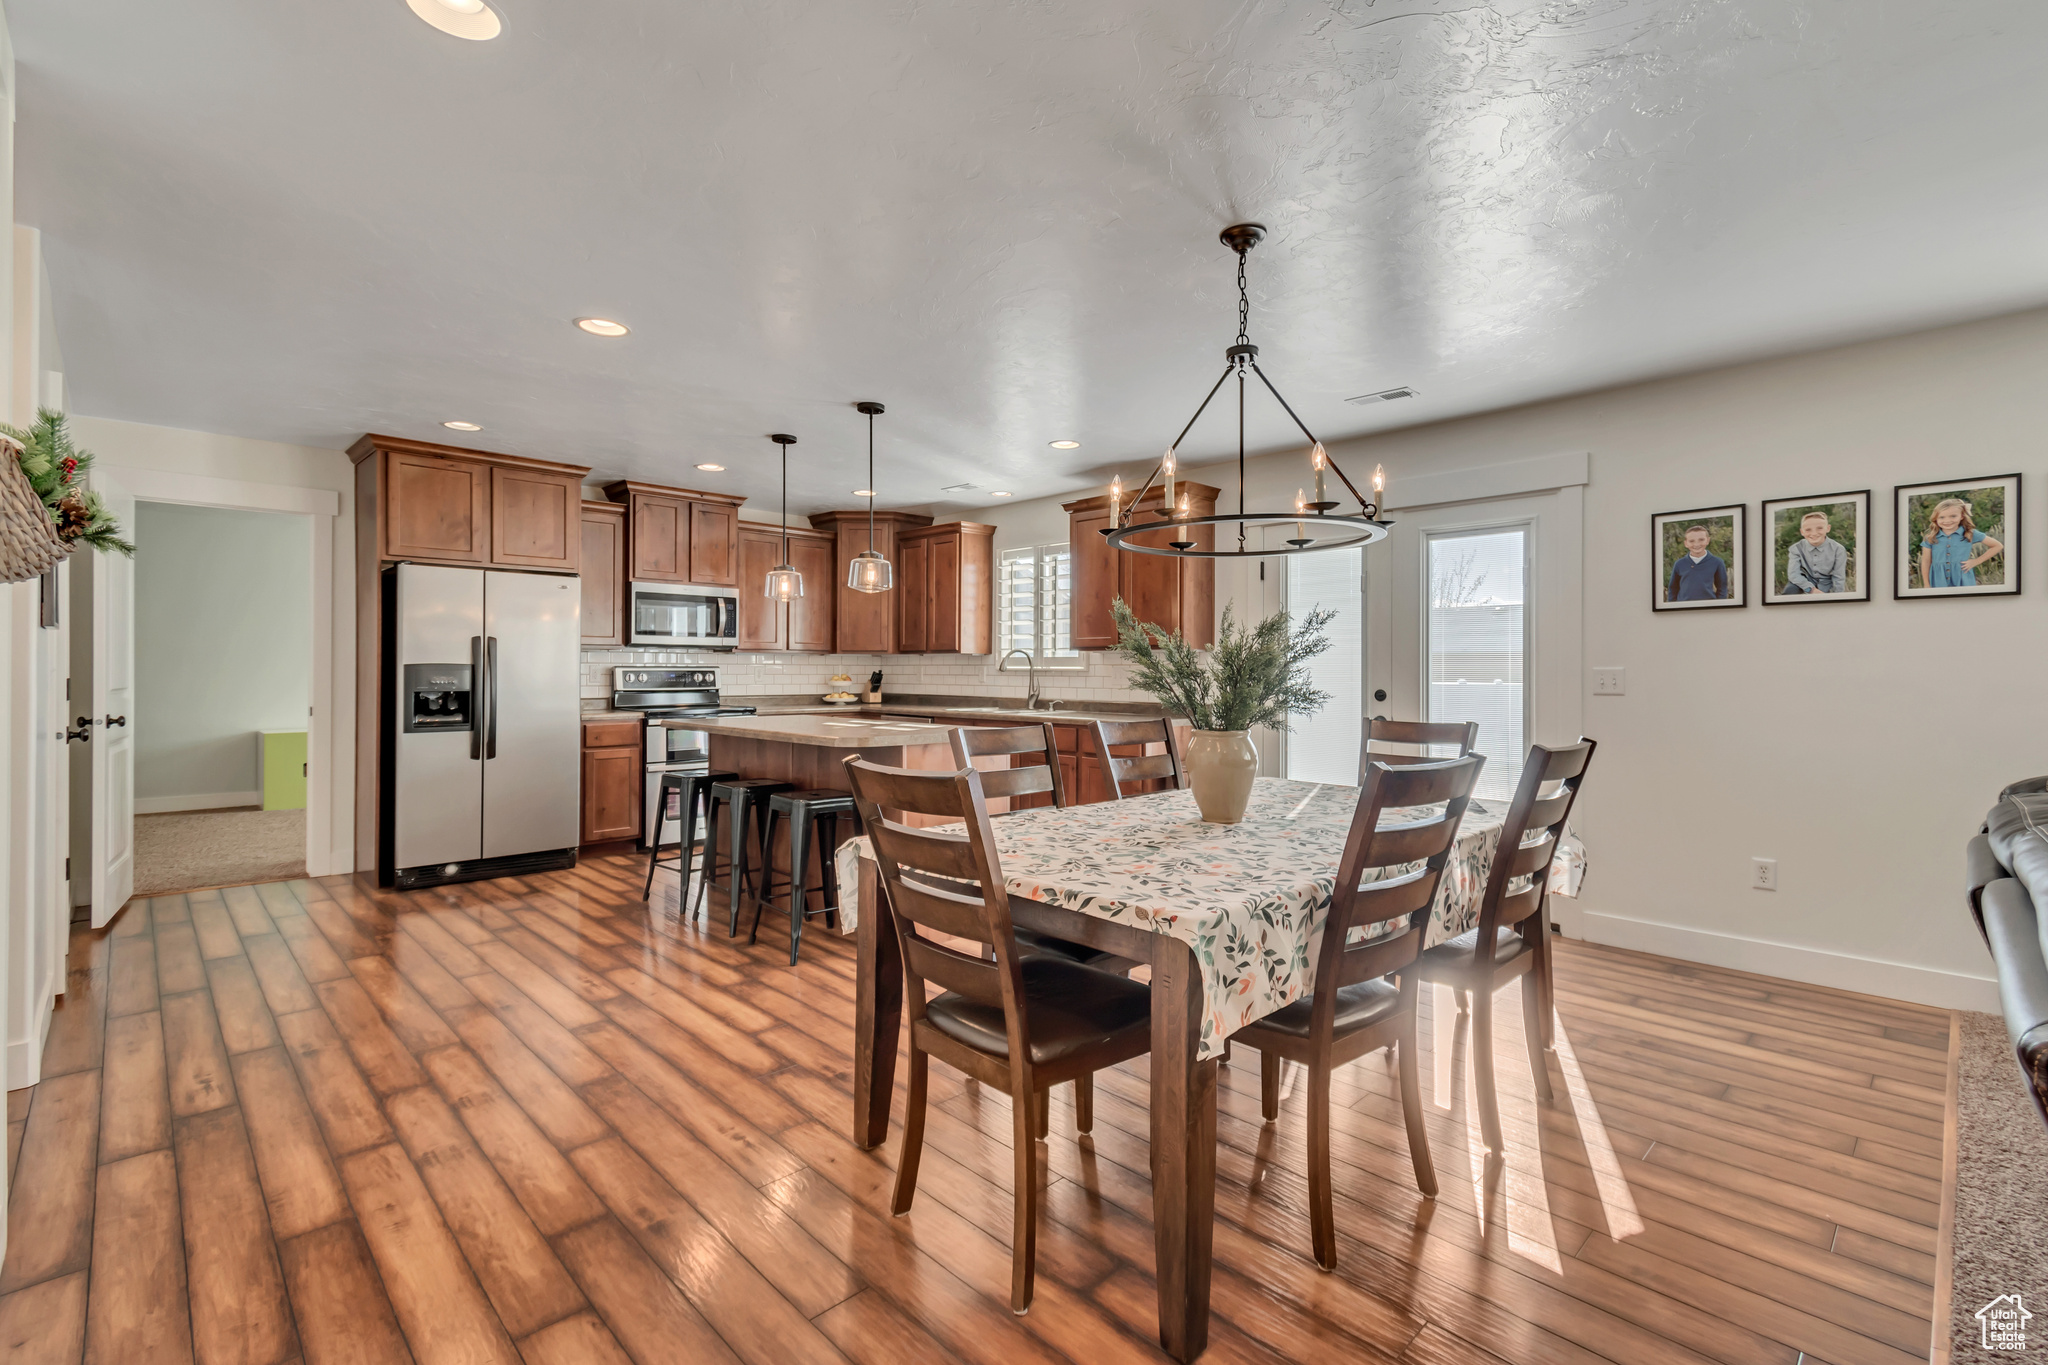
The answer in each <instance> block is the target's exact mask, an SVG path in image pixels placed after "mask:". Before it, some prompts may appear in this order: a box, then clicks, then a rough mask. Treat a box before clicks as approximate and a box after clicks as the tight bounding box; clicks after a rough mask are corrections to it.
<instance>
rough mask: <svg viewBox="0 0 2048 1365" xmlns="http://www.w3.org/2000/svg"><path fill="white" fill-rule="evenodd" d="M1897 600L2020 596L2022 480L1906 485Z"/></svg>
mask: <svg viewBox="0 0 2048 1365" xmlns="http://www.w3.org/2000/svg"><path fill="white" fill-rule="evenodd" d="M1892 496H1893V499H1894V500H1895V501H1896V503H1897V504H1898V511H1897V515H1898V521H1897V522H1896V526H1897V534H1898V546H1897V552H1896V559H1897V563H1896V565H1895V568H1894V578H1893V586H1892V596H1894V597H1899V598H1905V597H1983V596H1995V595H2000V594H2004V595H2011V594H2015V593H2018V592H2019V590H2020V476H2019V475H2017V474H2004V475H2000V476H1998V477H1995V478H1983V479H1948V480H1944V481H1942V482H1940V483H1912V484H1900V485H1899V486H1898V487H1897V488H1894V489H1893V490H1892Z"/></svg>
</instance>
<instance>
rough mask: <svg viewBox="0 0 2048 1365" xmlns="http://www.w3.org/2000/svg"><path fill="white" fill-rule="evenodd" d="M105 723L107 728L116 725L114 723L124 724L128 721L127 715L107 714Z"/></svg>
mask: <svg viewBox="0 0 2048 1365" xmlns="http://www.w3.org/2000/svg"><path fill="white" fill-rule="evenodd" d="M106 723H107V726H108V727H109V728H112V727H113V726H116V725H126V724H127V723H128V717H126V716H108V717H107V721H106Z"/></svg>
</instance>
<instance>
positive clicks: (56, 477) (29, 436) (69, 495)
mask: <svg viewBox="0 0 2048 1365" xmlns="http://www.w3.org/2000/svg"><path fill="white" fill-rule="evenodd" d="M0 431H4V432H6V433H7V434H8V435H9V436H12V437H13V438H14V439H15V440H17V441H19V442H21V447H22V449H21V455H20V462H21V472H22V473H23V474H24V475H26V476H27V478H28V482H29V486H30V487H31V488H33V489H35V490H36V496H37V497H38V498H41V499H42V502H43V506H44V507H45V508H46V509H48V511H49V513H50V523H51V524H52V525H53V526H55V527H56V529H57V537H58V539H60V540H66V541H77V542H80V543H82V544H85V545H90V546H92V547H93V548H94V549H95V550H109V551H112V552H113V553H115V554H123V555H132V554H134V553H135V546H134V543H133V542H131V541H126V540H123V539H121V528H120V526H119V525H118V524H117V523H116V522H115V521H114V519H113V518H112V517H111V516H109V515H107V509H106V507H105V506H104V505H103V504H102V503H101V502H100V495H99V494H97V493H95V492H93V491H92V490H91V489H89V488H87V487H86V486H85V485H84V484H83V483H82V482H80V480H79V475H81V474H83V473H84V472H85V471H86V470H88V469H90V468H92V462H93V453H92V452H91V451H90V450H81V449H79V448H78V447H77V446H75V445H73V444H72V442H71V433H70V432H69V431H67V430H66V429H65V426H64V414H63V413H61V412H57V411H55V410H53V409H50V408H39V409H37V411H36V420H35V424H34V425H33V426H31V427H30V428H29V429H28V430H27V431H22V430H21V429H19V428H18V427H11V426H8V425H6V424H5V423H0Z"/></svg>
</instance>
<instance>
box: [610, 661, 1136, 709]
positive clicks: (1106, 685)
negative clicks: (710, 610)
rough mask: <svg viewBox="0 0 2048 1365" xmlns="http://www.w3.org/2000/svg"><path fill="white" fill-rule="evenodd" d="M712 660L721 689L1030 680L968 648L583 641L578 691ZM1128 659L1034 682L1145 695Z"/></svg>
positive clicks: (907, 688) (1085, 694)
mask: <svg viewBox="0 0 2048 1365" xmlns="http://www.w3.org/2000/svg"><path fill="white" fill-rule="evenodd" d="M640 664H644V665H648V666H655V665H662V666H668V667H677V668H716V669H717V670H718V685H719V688H720V690H722V691H723V692H725V693H726V694H727V695H729V696H734V697H758V696H802V697H819V696H823V695H824V694H825V693H826V692H828V691H830V690H831V689H830V687H829V686H828V682H829V680H830V679H831V677H832V675H833V674H834V673H848V674H851V675H852V676H853V681H854V687H855V690H859V689H861V688H864V687H866V686H867V680H868V674H870V673H872V672H874V671H875V670H876V669H878V668H879V669H881V670H882V694H883V695H884V696H885V697H886V696H889V695H891V694H905V695H940V694H943V695H945V696H967V697H1018V698H1021V697H1022V696H1023V695H1024V693H1025V691H1026V690H1027V688H1028V686H1029V684H1028V681H1027V678H1026V675H1025V671H1024V670H1023V668H1021V667H1020V668H1018V669H1017V670H1016V671H1015V672H1013V673H1003V672H999V671H997V668H996V659H995V657H994V656H993V655H988V656H983V655H971V654H748V653H744V652H727V651H722V650H721V651H712V650H673V649H586V650H584V651H583V696H584V699H585V702H586V704H587V703H588V702H589V701H591V700H596V699H609V698H610V697H611V693H612V670H613V669H614V668H618V667H621V666H625V665H640ZM1129 675H1130V666H1129V665H1128V664H1125V663H1124V662H1123V661H1122V660H1121V659H1117V658H1115V657H1113V656H1109V655H1103V654H1084V655H1082V656H1081V667H1079V668H1053V669H1048V668H1041V669H1039V671H1038V690H1039V694H1040V695H1041V696H1044V697H1057V698H1059V699H1061V700H1063V701H1118V702H1127V701H1146V700H1149V698H1147V697H1146V696H1145V695H1144V694H1143V693H1140V692H1134V691H1132V690H1131V688H1130V685H1129V682H1128V679H1129Z"/></svg>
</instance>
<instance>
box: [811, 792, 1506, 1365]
mask: <svg viewBox="0 0 2048 1365" xmlns="http://www.w3.org/2000/svg"><path fill="white" fill-rule="evenodd" d="M1358 795H1359V793H1358V789H1357V788H1356V787H1351V786H1342V785H1337V784H1332V783H1316V782H1296V781H1290V780H1287V779H1284V778H1270V777H1267V778H1259V779H1257V780H1256V781H1255V782H1254V783H1253V786H1252V796H1251V803H1250V806H1249V807H1248V808H1247V809H1246V811H1245V815H1244V818H1243V819H1242V820H1241V821H1239V822H1238V823H1236V824H1228V825H1224V824H1209V823H1207V822H1205V821H1204V820H1203V819H1202V817H1201V813H1200V811H1198V810H1197V809H1196V807H1195V801H1194V796H1193V794H1192V793H1191V792H1188V791H1184V790H1173V791H1161V792H1153V793H1148V794H1145V795H1141V796H1132V797H1126V798H1124V799H1122V800H1119V801H1105V802H1099V803H1096V804H1092V805H1082V806H1068V807H1065V808H1042V809H1034V810H1023V811H1016V812H1012V813H1010V814H1008V815H1004V816H1001V817H999V818H997V819H995V820H993V821H991V822H990V828H991V830H992V831H993V833H994V835H995V843H996V848H995V854H996V858H997V860H998V862H999V864H1000V867H1001V871H1002V875H1003V881H1004V887H1005V890H1006V891H1007V893H1008V896H1009V904H1010V917H1011V920H1012V921H1013V922H1014V923H1015V924H1016V925H1018V926H1019V927H1022V928H1027V929H1031V930H1034V931H1036V932H1038V933H1040V934H1047V935H1051V936H1053V937H1057V938H1062V939H1066V940H1069V941H1071V942H1077V943H1085V944H1087V945H1089V946H1090V947H1094V948H1100V949H1103V950H1105V951H1108V952H1111V953H1115V954H1117V955H1118V956H1120V957H1124V958H1128V959H1130V960H1132V961H1134V962H1138V963H1141V964H1143V965H1144V966H1146V967H1147V968H1148V969H1149V971H1150V976H1151V990H1152V1053H1151V1061H1150V1084H1151V1144H1152V1172H1151V1174H1152V1221H1153V1240H1154V1247H1155V1252H1156V1256H1157V1266H1156V1274H1157V1283H1158V1294H1159V1344H1160V1346H1161V1348H1162V1349H1163V1350H1165V1351H1166V1353H1167V1354H1168V1355H1171V1356H1172V1357H1173V1358H1174V1359H1176V1360H1183V1361H1187V1360H1193V1359H1195V1358H1196V1357H1197V1356H1199V1355H1200V1354H1201V1353H1202V1351H1203V1349H1204V1348H1205V1347H1206V1346H1207V1344H1208V1335H1209V1280H1210V1270H1211V1242H1212V1227H1213V1219H1214V1213H1215V1203H1216V1066H1217V1059H1218V1058H1219V1057H1221V1056H1222V1054H1223V1050H1224V1043H1225V1041H1226V1040H1227V1039H1228V1038H1229V1037H1230V1035H1231V1034H1232V1033H1235V1032H1236V1031H1237V1030H1238V1029H1240V1028H1243V1027H1244V1026H1245V1025H1246V1024H1248V1023H1251V1022H1252V1021H1253V1020H1255V1019H1259V1018H1262V1017H1264V1016H1265V1015H1268V1014H1271V1013H1272V1012H1273V1011H1275V1010H1277V1009H1279V1008H1281V1007H1282V1006H1283V1005H1286V1004H1288V1003H1289V1002H1291V1001H1293V1000H1295V999H1297V998H1298V997H1300V996H1301V995H1302V994H1304V993H1305V992H1307V991H1308V990H1309V989H1310V988H1311V987H1312V985H1313V983H1314V981H1315V968H1316V960H1317V958H1318V956H1319V953H1320V949H1321V946H1322V944H1321V940H1322V925H1323V921H1324V917H1325V916H1326V915H1327V913H1328V911H1329V907H1330V894H1331V891H1332V889H1333V888H1334V887H1335V885H1336V882H1337V863H1338V859H1339V857H1340V855H1341V854H1342V852H1343V849H1344V841H1345V836H1346V834H1347V832H1348V831H1349V829H1350V826H1351V820H1352V816H1353V813H1354V811H1355V810H1356V808H1357V805H1358ZM1505 810H1506V803H1505V802H1496V801H1484V802H1482V801H1474V802H1472V803H1471V804H1470V806H1469V807H1468V808H1467V810H1466V813H1465V818H1464V821H1463V823H1462V824H1461V825H1460V827H1459V832H1458V837H1457V841H1456V843H1455V845H1454V847H1453V849H1452V853H1451V857H1450V861H1449V864H1448V865H1447V867H1446V869H1445V873H1444V878H1443V882H1442V884H1441V886H1440V888H1439V890H1438V892H1437V898H1436V901H1435V904H1434V905H1433V906H1432V909H1431V915H1430V925H1429V933H1428V938H1427V939H1426V942H1430V943H1434V942H1440V941H1441V940H1443V939H1445V938H1449V937H1453V936H1455V935H1457V934H1460V933H1462V932H1464V931H1465V930H1466V929H1468V928H1470V927H1472V925H1473V924H1474V923H1476V922H1477V917H1478V909H1479V899H1480V894H1481V891H1482V890H1483V888H1484V887H1485V885H1486V875H1487V871H1488V869H1489V868H1490V867H1491V865H1492V861H1493V850H1494V846H1495V844H1496V843H1497V842H1498V840H1499V837H1500V828H1501V818H1502V815H1503V813H1504V812H1505ZM1428 815H1429V812H1428V811H1427V810H1425V809H1415V810H1397V811H1389V812H1385V813H1384V814H1383V820H1384V821H1385V822H1387V823H1402V822H1413V821H1416V820H1420V819H1424V818H1428ZM1419 866H1420V864H1410V865H1407V866H1404V867H1394V868H1380V869H1371V870H1369V871H1368V873H1367V875H1366V878H1365V880H1367V881H1370V880H1375V879H1379V878H1384V877H1391V876H1399V875H1402V874H1403V873H1405V872H1406V871H1407V870H1409V869H1410V868H1412V867H1419ZM837 872H838V880H839V882H840V884H841V886H842V887H843V888H844V891H843V892H842V894H841V896H840V903H841V912H842V913H841V924H840V928H841V930H842V932H848V933H852V934H854V935H855V936H856V940H857V956H858V961H859V976H858V982H857V1013H856V1019H855V1034H854V1099H853V1107H854V1113H853V1135H854V1140H855V1142H857V1143H858V1144H859V1145H860V1146H861V1147H862V1148H873V1147H875V1146H877V1145H879V1144H880V1143H882V1142H883V1141H884V1139H886V1138H887V1137H888V1134H889V1112H890V1104H891V1099H892V1096H893V1094H894V1089H895V1074H896V1054H897V1048H898V1043H899V1040H900V1038H901V1034H902V1028H903V961H902V956H901V951H900V948H899V945H898V943H897V938H896V933H895V926H894V922H893V920H892V919H891V918H890V916H889V912H888V907H887V905H886V903H885V902H884V901H883V900H882V898H881V895H880V878H879V875H878V871H877V868H876V866H875V862H874V858H873V854H872V851H871V847H870V845H869V843H868V841H867V840H866V839H865V838H859V839H854V840H849V841H848V842H847V843H846V844H844V845H842V846H841V848H840V850H839V855H838V866H837ZM1353 932H1354V933H1359V932H1360V931H1359V930H1354V931H1353ZM1404 1064H1405V1059H1404Z"/></svg>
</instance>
